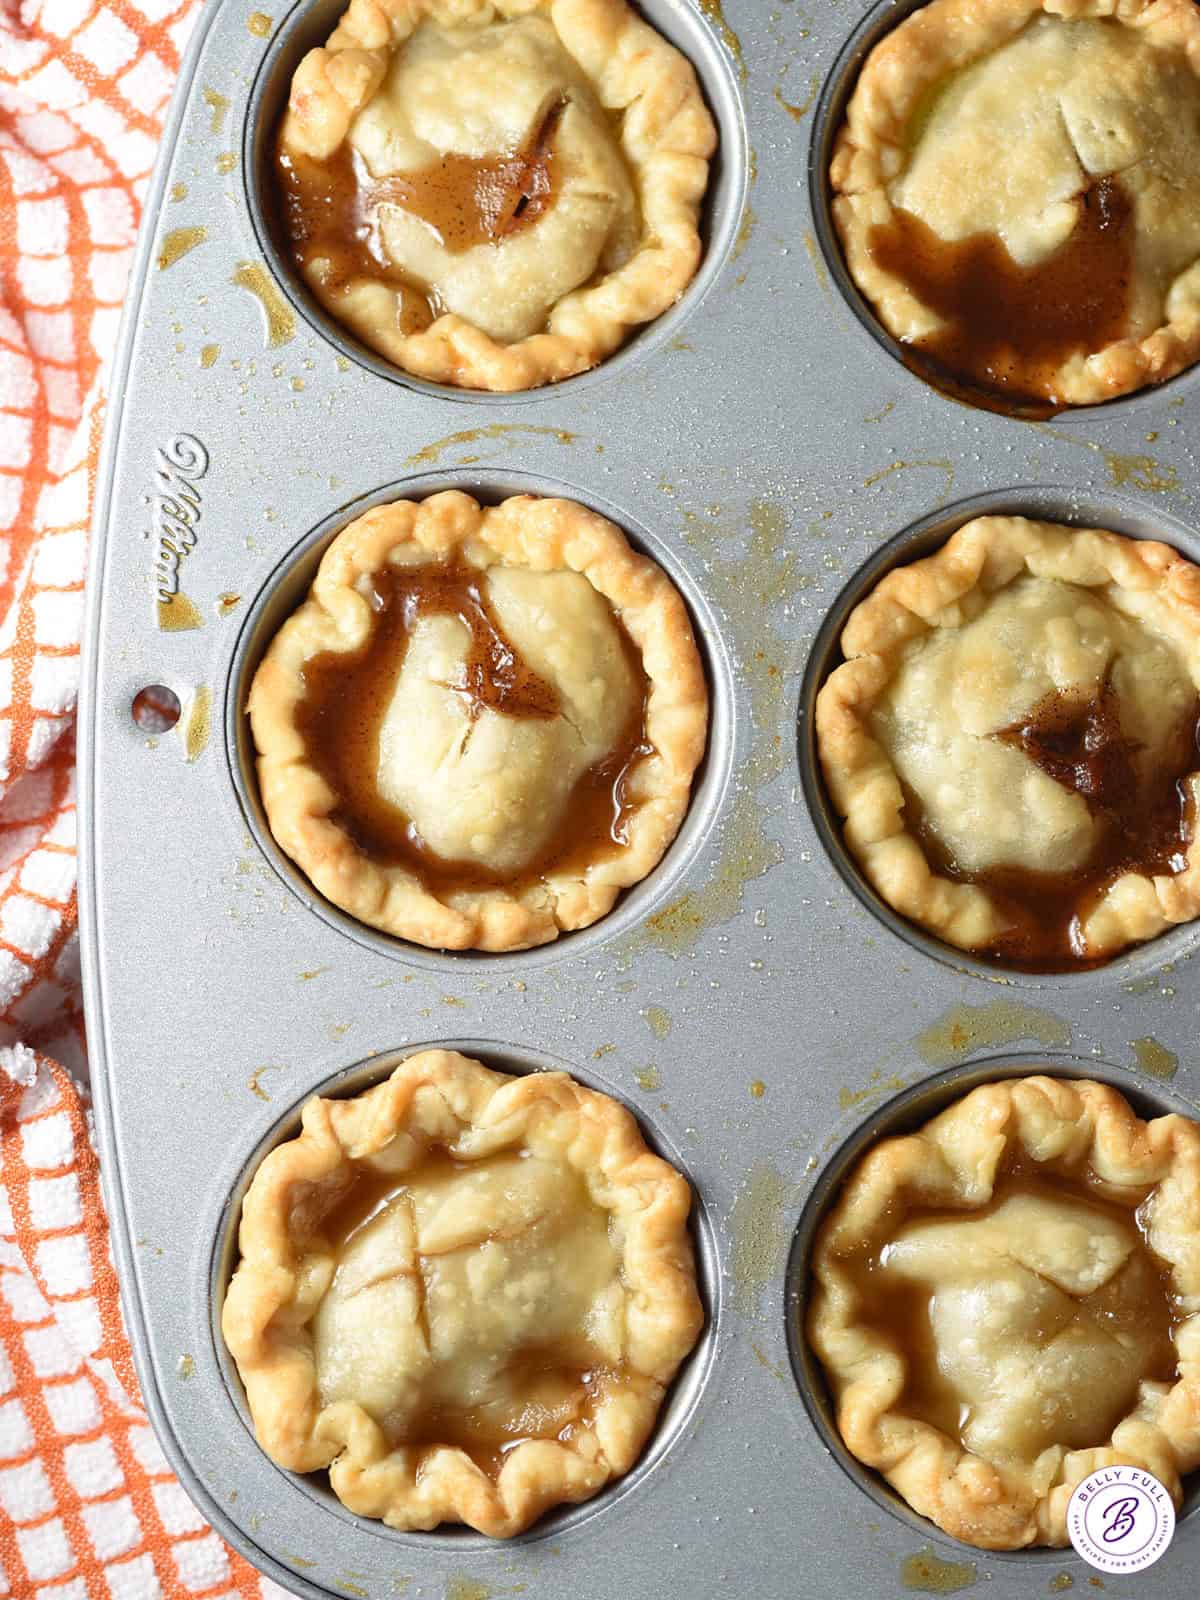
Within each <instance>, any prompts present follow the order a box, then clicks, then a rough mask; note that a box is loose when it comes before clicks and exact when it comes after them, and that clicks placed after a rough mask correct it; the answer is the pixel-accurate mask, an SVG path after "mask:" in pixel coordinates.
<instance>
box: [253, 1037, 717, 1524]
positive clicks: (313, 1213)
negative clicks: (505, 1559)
mask: <svg viewBox="0 0 1200 1600" xmlns="http://www.w3.org/2000/svg"><path fill="white" fill-rule="evenodd" d="M302 1123H303V1131H302V1132H301V1134H300V1135H299V1137H298V1138H295V1139H292V1140H289V1141H288V1142H287V1143H286V1144H283V1145H280V1146H278V1147H277V1148H276V1149H275V1150H274V1151H272V1152H271V1154H270V1155H269V1156H267V1158H266V1159H265V1160H264V1161H263V1163H262V1165H261V1166H260V1167H259V1169H258V1171H257V1173H256V1174H255V1177H254V1180H253V1182H252V1184H251V1186H250V1189H249V1191H248V1192H247V1195H246V1198H245V1201H244V1203H243V1209H242V1222H241V1229H240V1233H239V1246H240V1251H241V1258H240V1261H239V1263H238V1266H237V1270H236V1271H235V1273H234V1276H233V1279H232V1281H231V1283H230V1286H229V1290H228V1293H227V1295H226V1298H225V1305H224V1309H223V1313H222V1330H223V1332H224V1336H225V1341H226V1343H227V1344H228V1346H229V1349H230V1351H231V1353H232V1354H233V1357H234V1359H235V1361H236V1362H237V1366H238V1371H239V1373H240V1374H241V1378H242V1382H243V1384H244V1385H245V1389H246V1395H247V1399H248V1400H249V1404H250V1409H251V1413H252V1415H253V1418H254V1425H255V1430H256V1432H257V1435H258V1439H259V1442H260V1444H261V1445H262V1447H263V1449H264V1450H266V1452H267V1453H268V1454H269V1455H270V1456H271V1458H272V1459H273V1460H275V1461H277V1462H278V1463H279V1464H280V1465H281V1466H284V1467H286V1468H288V1469H289V1470H290V1471H293V1472H315V1471H319V1470H321V1469H323V1468H326V1467H328V1468H329V1473H330V1479H331V1482H332V1484H333V1487H334V1489H335V1491H336V1492H337V1494H338V1496H339V1498H340V1499H341V1500H342V1501H343V1502H344V1504H345V1505H347V1506H348V1507H349V1508H350V1510H352V1511H354V1512H356V1513H357V1514H358V1515H360V1516H369V1517H381V1518H382V1519H383V1520H384V1521H385V1522H386V1523H388V1524H389V1526H391V1527H395V1528H433V1527H436V1526H437V1525H438V1524H439V1523H441V1522H465V1523H468V1524H470V1526H472V1527H474V1528H477V1529H478V1530H479V1531H480V1532H481V1533H485V1534H488V1535H490V1536H492V1537H493V1538H511V1537H512V1536H513V1535H514V1534H517V1533H519V1532H521V1531H522V1530H523V1529H525V1528H527V1527H528V1526H529V1525H530V1523H532V1522H534V1521H535V1520H536V1519H537V1518H538V1517H539V1516H541V1515H542V1514H543V1513H544V1512H545V1511H547V1510H548V1509H550V1508H551V1507H552V1506H554V1505H557V1504H559V1503H561V1502H563V1501H566V1502H569V1503H574V1502H577V1501H580V1500H584V1499H587V1498H589V1497H590V1496H591V1495H594V1494H595V1493H597V1492H598V1490H600V1489H601V1488H602V1487H603V1486H604V1485H605V1484H606V1483H607V1482H609V1481H610V1480H611V1479H613V1478H615V1477H619V1476H621V1475H622V1474H624V1473H626V1472H628V1471H629V1469H630V1467H632V1466H633V1464H634V1462H635V1461H636V1459H637V1457H638V1455H639V1454H640V1453H641V1450H642V1447H643V1445H644V1444H645V1442H646V1439H647V1437H648V1436H649V1434H650V1431H651V1429H652V1428H653V1426H654V1422H655V1419H656V1417H657V1415H658V1411H659V1407H660V1405H661V1402H662V1399H663V1395H664V1392H665V1390H666V1386H667V1385H668V1384H669V1383H670V1381H671V1379H672V1378H673V1377H674V1375H675V1372H676V1370H677V1368H678V1366H679V1364H680V1362H681V1361H682V1360H683V1359H684V1358H685V1357H686V1356H687V1354H688V1353H689V1352H690V1350H691V1349H692V1347H693V1345H694V1344H695V1342H696V1339H697V1337H698V1336H699V1332H700V1329H701V1326H702V1324H703V1311H702V1308H701V1305H700V1301H699V1298H698V1295H697V1292H696V1281H695V1268H694V1263H693V1258H692V1247H691V1241H690V1236H689V1233H688V1226H687V1219H688V1212H689V1208H690V1205H691V1190H690V1188H689V1186H688V1184H687V1182H686V1180H685V1179H684V1178H683V1177H681V1176H680V1174H679V1173H678V1172H676V1171H675V1170H674V1168H673V1167H670V1166H669V1165H668V1164H667V1163H666V1162H665V1161H663V1160H661V1159H660V1158H659V1157H658V1156H656V1155H654V1154H653V1153H652V1152H651V1151H649V1150H648V1149H647V1148H646V1145H645V1143H644V1142H643V1140H642V1137H641V1134H640V1132H639V1130H638V1126H637V1124H636V1122H635V1121H634V1119H633V1117H632V1116H631V1115H630V1114H629V1112H628V1111H626V1110H625V1109H624V1107H622V1106H620V1105H618V1104H617V1102H616V1101H614V1100H611V1099H610V1098H609V1097H608V1096H607V1095H603V1094H597V1093H595V1092H593V1091H592V1090H589V1089H585V1088H583V1087H582V1086H581V1085H580V1084H578V1083H576V1082H575V1080H574V1079H572V1078H570V1077H568V1076H567V1075H566V1074H565V1073H559V1072H554V1073H541V1072H538V1073H533V1074H531V1075H529V1076H528V1077H517V1078H513V1077H509V1076H506V1075H504V1074H501V1073H496V1072H492V1071H490V1070H489V1069H488V1068H486V1067H484V1066H482V1065H481V1064H480V1063H479V1062H478V1061H473V1060H471V1059H469V1058H468V1057H466V1056H462V1055H459V1054H457V1053H456V1052H454V1051H447V1050H427V1051H423V1052H422V1053H420V1054H419V1055H414V1056H411V1057H409V1059H408V1060H407V1061H404V1062H402V1063H401V1065H400V1066H398V1067H397V1068H396V1070H395V1071H394V1072H393V1073H392V1074H391V1076H390V1077H389V1078H387V1079H386V1080H385V1081H384V1082H383V1083H381V1084H379V1085H377V1086H376V1087H375V1088H374V1089H371V1090H368V1091H367V1092H365V1093H363V1094H359V1095H356V1096H355V1097H353V1098H352V1099H349V1100H324V1099H320V1098H315V1097H314V1098H313V1099H312V1100H310V1101H309V1102H308V1103H307V1105H306V1106H305V1108H304V1111H303V1116H302ZM431 1145H436V1146H439V1147H441V1148H443V1149H444V1150H445V1151H446V1153H447V1154H448V1155H450V1156H451V1157H453V1158H454V1159H455V1161H456V1162H458V1163H460V1164H466V1165H468V1166H469V1165H470V1164H471V1163H474V1162H479V1163H480V1164H481V1165H484V1164H486V1161H487V1159H488V1158H489V1157H495V1156H502V1155H505V1154H509V1155H511V1154H517V1155H521V1154H522V1153H528V1154H531V1155H533V1156H541V1157H544V1158H547V1159H552V1160H554V1161H556V1162H559V1163H565V1164H566V1165H567V1166H568V1167H569V1168H570V1169H571V1170H572V1171H573V1172H574V1173H575V1174H577V1176H578V1178H579V1179H581V1180H582V1181H583V1183H584V1184H585V1185H586V1187H587V1190H588V1192H589V1195H590V1200H591V1203H592V1204H593V1205H594V1206H597V1207H599V1208H600V1209H601V1211H603V1212H606V1213H607V1214H608V1216H609V1224H608V1226H609V1233H610V1238H611V1239H612V1240H613V1242H614V1248H615V1249H616V1251H617V1256H618V1261H619V1279H618V1280H617V1284H616V1292H618V1293H619V1294H621V1295H622V1296H623V1298H624V1312H623V1318H624V1321H623V1327H624V1350H623V1353H622V1361H623V1367H624V1373H623V1381H622V1383H621V1385H620V1387H619V1388H616V1389H614V1390H612V1391H611V1392H608V1393H607V1394H606V1395H605V1397H604V1398H603V1399H602V1400H601V1401H600V1402H599V1403H598V1404H597V1407H596V1410H595V1412H594V1415H593V1417H592V1421H591V1426H590V1427H589V1428H587V1429H586V1430H580V1431H578V1432H577V1433H575V1434H574V1436H572V1437H568V1438H566V1439H559V1438H545V1439H543V1438H536V1437H535V1438H529V1439H526V1440H525V1441H524V1442H521V1443H518V1444H516V1445H515V1447H513V1448H511V1449H510V1450H509V1451H508V1453H507V1454H506V1455H505V1456H504V1459H503V1465H502V1467H501V1468H500V1470H499V1472H498V1473H497V1474H496V1475H495V1476H492V1475H490V1474H489V1473H487V1472H485V1471H483V1470H482V1469H481V1468H480V1466H478V1465H477V1464H476V1463H475V1461H474V1460H473V1459H472V1457H471V1456H470V1455H469V1454H468V1453H467V1452H466V1451H465V1450H463V1449H460V1448H454V1447H451V1446H449V1445H441V1444H436V1443H434V1444H425V1445H424V1446H423V1447H422V1448H420V1449H414V1448H406V1447H405V1446H404V1445H403V1444H398V1445H389V1442H388V1439H387V1438H386V1437H385V1434H384V1432H383V1430H382V1428H381V1427H380V1425H379V1423H378V1422H377V1421H376V1419H375V1418H373V1417H372V1416H371V1415H370V1414H369V1413H368V1412H367V1411H366V1410H364V1408H363V1407H362V1406H361V1405H359V1404H356V1403H354V1402H353V1401H349V1400H341V1401H339V1402H338V1403H336V1404H333V1405H327V1406H323V1405H322V1403H321V1396H320V1392H319V1389H318V1380H317V1369H316V1364H315V1358H314V1347H313V1333H312V1324H313V1320H314V1318H315V1317H316V1315H317V1313H318V1308H319V1305H320V1302H321V1300H322V1298H323V1296H325V1295H326V1293H327V1292H328V1290H329V1289H330V1286H331V1284H332V1281H333V1276H334V1270H335V1265H336V1262H335V1259H334V1251H333V1250H332V1248H331V1246H330V1244H329V1241H328V1240H327V1239H326V1238H325V1236H324V1234H323V1232H322V1227H323V1219H324V1218H325V1216H326V1215H327V1214H328V1213H329V1211H330V1210H331V1208H332V1207H333V1206H335V1205H336V1202H337V1200H338V1197H339V1196H340V1195H341V1194H343V1193H344V1192H345V1190H346V1188H347V1185H348V1184H349V1183H350V1182H351V1180H352V1178H353V1176H354V1174H355V1173H356V1172H357V1171H364V1172H375V1173H386V1174H388V1175H392V1174H394V1175H395V1177H396V1180H397V1182H403V1180H404V1174H405V1172H406V1171H407V1170H408V1169H409V1168H410V1167H411V1166H413V1165H414V1164H416V1163H418V1162H419V1160H420V1159H421V1155H422V1153H423V1152H424V1151H425V1150H426V1149H427V1148H428V1147H430V1146H431ZM427 1314H428V1315H429V1316H431V1317H435V1318H436V1316H437V1308H436V1306H435V1307H432V1308H430V1309H429V1310H428V1313H427ZM380 1335H381V1337H382V1338H386V1329H382V1328H381V1330H380Z"/></svg>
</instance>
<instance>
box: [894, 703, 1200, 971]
mask: <svg viewBox="0 0 1200 1600" xmlns="http://www.w3.org/2000/svg"><path fill="white" fill-rule="evenodd" d="M993 737H994V738H997V739H1000V740H1002V741H1003V742H1004V743H1005V744H1011V745H1013V746H1015V747H1016V748H1017V749H1019V750H1023V751H1024V753H1025V754H1026V755H1027V756H1028V757H1029V759H1030V760H1031V761H1034V762H1036V764H1037V765H1038V766H1039V767H1041V769H1042V771H1043V772H1046V773H1048V774H1049V776H1050V777H1051V778H1053V779H1054V781H1055V782H1056V783H1059V784H1061V785H1062V786H1063V788H1065V789H1073V790H1074V791H1075V793H1076V794H1078V795H1080V796H1082V798H1083V799H1084V800H1085V801H1086V803H1087V805H1088V808H1089V810H1090V811H1091V812H1092V814H1093V816H1095V817H1096V818H1097V819H1098V820H1099V821H1100V823H1101V825H1102V826H1101V833H1100V838H1099V839H1098V841H1097V843H1096V847H1095V849H1094V850H1093V852H1092V855H1091V858H1090V859H1089V860H1088V861H1086V862H1085V863H1084V864H1083V865H1082V866H1080V867H1078V868H1076V869H1074V870H1073V871H1071V872H1064V873H1052V872H1033V871H1029V870H1027V869H1025V868H1022V867H992V868H990V869H989V870H987V871H986V872H969V871H967V870H965V869H964V868H962V867H960V866H959V865H958V862H957V861H956V860H955V858H954V856H953V854H952V853H951V852H950V851H949V850H948V849H947V848H946V846H945V844H944V843H943V842H942V840H941V839H940V838H939V837H938V836H937V835H936V834H935V833H934V831H933V830H932V828H930V827H929V825H928V823H927V822H926V821H925V819H924V816H923V814H922V807H921V802H920V800H919V799H918V798H917V796H916V795H915V794H914V793H913V792H912V791H911V790H910V789H908V788H907V787H906V789H905V802H904V810H905V816H906V818H907V819H908V821H909V824H910V826H911V827H912V829H913V832H914V833H915V834H916V835H917V837H918V838H919V839H920V841H921V845H922V848H923V849H924V851H925V854H926V856H927V858H928V860H929V864H930V866H931V867H932V868H933V869H934V871H935V872H937V873H939V874H940V875H941V876H942V877H946V878H951V879H953V880H954V881H955V882H958V883H977V884H979V885H980V886H981V887H982V888H985V889H986V890H987V891H988V893H989V894H990V896H991V898H992V900H993V901H994V903H995V905H996V908H997V910H998V911H999V912H1000V913H1001V915H1002V916H1004V917H1005V918H1006V919H1007V920H1008V922H1009V927H1008V929H1007V930H1006V931H1005V932H1004V933H1003V934H1001V935H1000V937H999V938H998V939H997V940H996V941H995V942H994V943H993V944H991V945H988V946H986V947H984V948H983V949H981V950H980V951H979V952H978V953H979V954H981V955H988V956H992V957H993V958H994V959H995V960H997V961H1001V962H1003V963H1004V964H1005V966H1010V967H1017V968H1021V969H1023V970H1025V971H1029V972H1070V971H1077V970H1080V969H1082V968H1086V967H1093V966H1098V965H1100V960H1097V959H1095V958H1089V957H1087V956H1086V955H1085V954H1084V953H1083V950H1084V946H1083V935H1082V928H1083V924H1084V922H1085V921H1086V919H1087V916H1088V914H1089V912H1090V911H1091V910H1092V908H1093V907H1094V906H1095V905H1096V904H1097V903H1098V902H1099V900H1100V898H1101V896H1102V895H1103V893H1104V891H1105V890H1106V889H1107V888H1108V887H1109V885H1110V884H1112V883H1114V882H1115V881H1116V879H1117V878H1119V877H1120V876H1121V874H1122V873H1125V872H1138V873H1143V874H1145V875H1146V876H1149V877H1153V876H1155V875H1156V874H1168V873H1177V872H1182V871H1183V869H1184V867H1185V866H1186V865H1187V851H1188V846H1189V845H1190V843H1191V839H1192V836H1193V831H1194V827H1195V817H1194V816H1193V815H1192V810H1193V808H1192V805H1191V801H1190V798H1189V795H1188V792H1187V789H1186V788H1185V786H1184V783H1183V779H1184V778H1185V777H1187V775H1188V774H1189V773H1191V772H1194V771H1195V769H1196V764H1197V756H1198V754H1200V701H1197V702H1196V703H1195V704H1194V705H1193V706H1192V708H1191V709H1190V710H1189V711H1188V713H1187V715H1186V716H1185V717H1183V718H1182V719H1181V720H1180V723H1179V725H1178V727H1177V728H1176V730H1175V736H1174V738H1173V739H1172V740H1171V741H1170V742H1169V745H1168V748H1167V750H1166V751H1165V752H1164V754H1163V757H1162V760H1161V762H1160V763H1159V765H1158V766H1157V768H1156V769H1155V770H1154V771H1153V772H1151V773H1149V774H1147V775H1146V777H1145V779H1143V781H1141V782H1139V780H1138V773H1137V769H1136V767H1135V765H1134V756H1135V754H1136V751H1137V748H1138V747H1137V745H1136V743H1135V742H1134V741H1133V740H1131V739H1129V738H1127V737H1126V736H1125V734H1124V732H1123V730H1122V727H1121V709H1120V703H1119V700H1118V698H1117V694H1116V691H1115V690H1114V689H1113V687H1112V685H1111V683H1110V682H1108V681H1107V680H1106V681H1105V683H1104V685H1103V686H1102V688H1101V690H1100V693H1099V695H1098V696H1096V697H1095V698H1085V697H1084V696H1081V695H1078V694H1074V695H1072V694H1068V693H1063V692H1059V691H1055V692H1053V693H1051V694H1048V695H1046V696H1044V697H1043V698H1042V700H1040V701H1039V702H1038V704H1037V705H1036V706H1034V708H1033V710H1032V711H1031V712H1030V713H1029V715H1028V717H1026V718H1025V720H1024V721H1023V722H1020V723H1017V724H1015V725H1014V726H1013V727H1011V728H1002V729H1001V730H1000V731H999V732H998V733H996V734H994V735H993ZM1101 959H1107V957H1104V958H1101Z"/></svg>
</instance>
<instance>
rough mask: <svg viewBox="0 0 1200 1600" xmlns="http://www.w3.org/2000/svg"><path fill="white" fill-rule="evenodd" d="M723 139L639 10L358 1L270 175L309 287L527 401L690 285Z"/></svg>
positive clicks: (417, 353) (399, 346)
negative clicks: (703, 208)
mask: <svg viewBox="0 0 1200 1600" xmlns="http://www.w3.org/2000/svg"><path fill="white" fill-rule="evenodd" d="M715 148H716V130H715V128H714V126H713V122H712V118H711V117H710V116H709V113H708V110H707V108H706V106H705V104H704V100H703V97H702V96H701V93H700V88H699V85H698V84H697V82H696V75H695V73H694V71H693V70H692V67H691V65H690V63H689V62H688V61H687V60H685V58H684V57H683V56H682V55H680V53H679V52H678V51H677V50H676V49H675V48H674V46H672V45H670V44H668V43H667V41H666V40H665V39H663V38H662V37H661V36H660V35H659V34H657V33H656V32H655V31H654V30H653V29H652V28H650V27H649V26H648V25H647V24H646V23H645V22H643V21H642V20H641V19H640V18H639V17H638V16H637V15H636V14H635V13H634V11H633V10H632V9H631V8H630V6H629V5H628V4H626V0H353V3H352V4H351V6H350V8H349V9H348V10H347V11H346V13H345V14H344V16H343V17H342V19H341V21H340V22H339V24H338V26H337V28H336V29H335V30H334V32H333V34H332V35H331V36H330V39H329V41H328V43H327V44H326V45H325V46H324V47H323V48H322V49H319V50H312V51H310V52H309V54H308V55H307V56H305V58H304V60H303V61H302V62H301V63H300V66H299V67H298V68H297V70H296V75H295V77H294V79H293V81H292V89H291V97H290V100H289V103H288V110H287V112H286V114H285V116H284V118H283V122H282V125H281V128H280V133H279V141H278V149H277V160H276V176H277V180H278V184H279V189H280V197H281V221H282V224H283V231H284V232H285V233H286V234H287V236H288V238H289V239H290V241H291V248H292V252H293V254H294V256H295V257H296V260H297V263H298V265H299V267H300V270H301V272H302V273H303V276H304V278H305V279H306V281H307V282H308V285H309V287H310V288H311V289H312V291H313V293H314V294H315V295H316V297H317V299H318V300H319V301H320V302H321V304H322V305H323V306H324V307H325V309H326V310H327V311H328V312H329V313H330V314H331V315H332V316H333V317H335V318H336V319H337V320H338V321H340V322H342V323H344V324H345V325H346V326H347V327H348V328H349V329H350V330H351V332H353V333H354V334H355V335H357V337H358V338H359V339H361V340H362V341H363V342H364V343H365V344H367V345H370V346H371V347H372V349H374V350H377V351H378V352H379V353H380V354H381V355H384V356H386V357H387V358H388V359H389V360H390V361H394V362H395V363H396V364H397V365H398V366H401V367H403V368H405V369H406V370H407V371H408V372H412V373H415V374H416V375H417V376H419V377H422V378H427V379H430V380H432V381H434V382H438V383H450V384H458V385H460V386H462V387H464V388H472V389H493V390H514V389H531V388H535V387H536V386H537V385H539V384H543V383H549V382H553V381H554V380H556V379H559V378H567V377H570V376H571V375H572V374H573V373H577V372H583V371H585V370H586V369H587V368H588V367H593V366H595V365H596V363H597V362H598V361H601V360H603V359H604V357H605V356H607V355H609V354H610V353H611V352H612V351H613V350H615V349H616V348H617V347H618V345H620V344H621V343H622V342H623V341H624V340H625V338H626V337H627V336H628V334H629V333H630V331H631V330H632V329H633V328H635V327H637V326H639V325H640V324H642V323H646V322H651V321H653V319H654V318H655V317H657V316H658V315H659V314H660V313H661V312H663V311H665V310H666V309H667V308H668V307H669V306H671V305H673V304H674V302H675V301H676V300H677V299H678V298H679V296H680V295H681V294H682V293H683V290H684V289H685V288H686V287H687V285H688V283H689V282H690V281H691V279H692V277H693V276H694V275H695V272H696V268H697V266H698V264H699V261H700V254H701V244H700V236H699V233H698V231H697V230H698V218H699V211H700V202H701V200H702V199H703V197H704V191H705V188H706V187H707V183H708V162H709V157H710V156H711V155H712V154H713V151H714V150H715Z"/></svg>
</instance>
